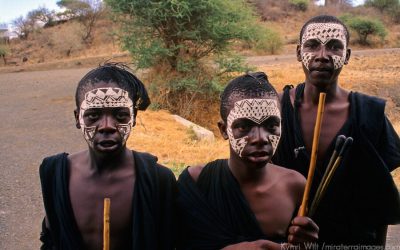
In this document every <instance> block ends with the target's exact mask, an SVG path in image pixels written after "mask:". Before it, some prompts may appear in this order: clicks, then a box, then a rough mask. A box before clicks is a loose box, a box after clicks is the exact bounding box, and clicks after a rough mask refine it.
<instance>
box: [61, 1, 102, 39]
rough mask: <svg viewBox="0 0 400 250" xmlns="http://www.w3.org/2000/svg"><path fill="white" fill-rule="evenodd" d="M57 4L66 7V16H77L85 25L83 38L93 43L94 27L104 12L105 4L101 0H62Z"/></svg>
mask: <svg viewBox="0 0 400 250" xmlns="http://www.w3.org/2000/svg"><path fill="white" fill-rule="evenodd" d="M57 5H58V6H60V7H63V8H65V9H66V11H65V12H64V13H63V15H64V16H67V17H69V18H76V19H77V20H78V21H79V23H80V24H81V25H82V26H83V31H84V32H83V35H82V40H83V41H84V42H86V43H91V41H92V39H93V29H94V26H95V24H96V22H97V20H98V19H99V18H100V17H101V15H103V13H104V6H103V2H102V1H101V0H61V1H58V2H57Z"/></svg>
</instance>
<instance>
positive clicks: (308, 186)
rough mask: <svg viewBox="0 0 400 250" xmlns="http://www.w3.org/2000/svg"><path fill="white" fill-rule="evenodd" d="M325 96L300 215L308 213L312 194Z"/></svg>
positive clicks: (318, 118) (321, 105) (321, 106)
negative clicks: (309, 199)
mask: <svg viewBox="0 0 400 250" xmlns="http://www.w3.org/2000/svg"><path fill="white" fill-rule="evenodd" d="M325 96H326V94H325V93H323V92H321V93H319V100H318V112H317V120H316V121H315V127H314V137H313V143H312V149H311V161H310V167H309V168H308V176H307V182H306V187H305V188H304V194H303V200H302V202H301V206H300V209H299V213H298V215H299V216H305V215H306V214H307V206H308V197H309V195H310V190H311V184H312V180H313V177H314V171H315V166H316V163H317V154H318V144H319V135H320V132H321V125H322V117H323V115H324V107H325Z"/></svg>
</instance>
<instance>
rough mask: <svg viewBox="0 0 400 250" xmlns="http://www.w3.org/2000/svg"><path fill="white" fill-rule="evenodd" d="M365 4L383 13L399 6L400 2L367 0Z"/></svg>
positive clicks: (396, 0) (397, 0) (393, 0)
mask: <svg viewBox="0 0 400 250" xmlns="http://www.w3.org/2000/svg"><path fill="white" fill-rule="evenodd" d="M364 4H365V6H367V7H373V8H376V9H378V10H380V11H381V12H383V11H384V10H389V9H392V8H394V7H396V6H398V5H399V0H366V1H365V3H364Z"/></svg>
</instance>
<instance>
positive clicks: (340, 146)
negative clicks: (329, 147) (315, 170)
mask: <svg viewBox="0 0 400 250" xmlns="http://www.w3.org/2000/svg"><path fill="white" fill-rule="evenodd" d="M352 143H353V138H352V137H346V136H344V135H339V136H338V137H337V138H336V145H335V150H334V151H333V153H332V156H331V158H330V160H329V163H328V166H327V167H326V170H325V173H324V175H323V177H322V180H321V183H320V184H319V186H318V189H317V192H316V193H315V196H314V199H313V202H312V203H311V206H310V211H309V213H308V215H309V217H312V216H313V215H314V213H315V211H316V209H317V207H318V205H319V203H320V201H321V199H322V197H323V196H324V195H325V192H326V190H327V188H328V185H329V183H330V182H331V180H332V177H333V175H334V173H335V171H336V169H337V168H338V167H339V165H340V163H341V161H342V159H343V156H344V154H345V152H346V151H347V150H348V149H349V147H350V146H351V144H352Z"/></svg>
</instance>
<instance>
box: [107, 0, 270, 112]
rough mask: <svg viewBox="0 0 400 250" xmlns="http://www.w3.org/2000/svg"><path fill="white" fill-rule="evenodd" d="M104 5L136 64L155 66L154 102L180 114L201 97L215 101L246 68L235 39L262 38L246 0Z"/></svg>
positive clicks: (115, 0)
mask: <svg viewBox="0 0 400 250" xmlns="http://www.w3.org/2000/svg"><path fill="white" fill-rule="evenodd" d="M106 3H107V4H108V5H109V6H110V7H111V9H112V10H113V12H114V14H115V15H114V18H115V20H116V21H118V22H119V23H121V24H122V25H121V26H122V28H121V31H120V34H119V35H120V37H121V40H122V43H123V46H124V48H125V49H126V50H128V51H129V52H130V54H131V55H132V57H133V59H134V63H135V64H136V67H137V68H139V69H143V68H152V70H151V71H150V74H149V77H150V79H151V80H152V85H151V87H150V90H151V92H153V96H155V97H156V101H157V102H159V103H160V104H161V105H162V106H163V107H165V108H169V109H170V110H172V111H175V112H178V113H180V114H181V115H185V114H188V113H189V112H191V104H192V103H193V102H194V101H195V100H196V99H198V98H200V99H204V98H205V99H212V100H215V99H217V97H218V94H219V92H220V91H221V89H222V84H223V83H225V82H226V81H227V79H229V76H230V75H231V74H233V73H234V72H240V71H244V70H247V69H248V68H247V67H245V66H243V61H242V60H241V59H240V58H238V57H237V56H234V55H233V54H232V53H230V45H231V44H232V43H233V42H236V41H246V42H249V43H250V42H253V41H259V40H261V34H262V32H260V30H261V28H260V26H259V25H258V24H257V20H256V17H255V16H254V13H253V11H252V9H251V8H250V7H249V6H248V4H247V3H246V1H244V0H201V1H199V0H152V1H141V0H106ZM156 74H157V76H155V75H156ZM153 100H154V98H153Z"/></svg>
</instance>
